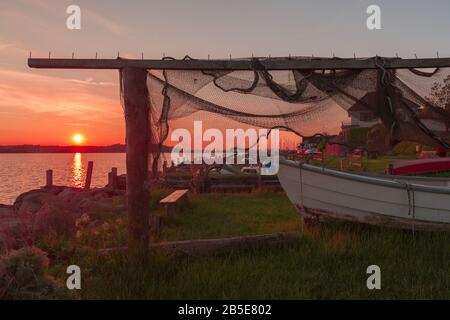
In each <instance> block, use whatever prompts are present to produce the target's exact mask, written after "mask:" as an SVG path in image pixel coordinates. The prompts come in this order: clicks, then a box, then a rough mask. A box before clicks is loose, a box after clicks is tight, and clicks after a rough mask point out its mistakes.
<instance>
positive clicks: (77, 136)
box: [72, 133, 84, 144]
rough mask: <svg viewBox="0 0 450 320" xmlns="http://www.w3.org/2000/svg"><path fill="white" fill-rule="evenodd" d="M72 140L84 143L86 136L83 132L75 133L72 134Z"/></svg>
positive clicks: (76, 142)
mask: <svg viewBox="0 0 450 320" xmlns="http://www.w3.org/2000/svg"><path fill="white" fill-rule="evenodd" d="M72 141H73V142H74V143H75V144H82V143H83V142H84V136H83V135H82V134H79V133H77V134H74V135H73V136H72Z"/></svg>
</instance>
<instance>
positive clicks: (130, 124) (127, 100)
mask: <svg viewBox="0 0 450 320" xmlns="http://www.w3.org/2000/svg"><path fill="white" fill-rule="evenodd" d="M121 81H122V83H121V85H122V95H123V102H124V109H125V124H126V145H127V146H126V151H127V156H126V162H127V206H128V231H129V242H128V248H129V252H130V253H131V254H134V255H136V254H137V256H141V257H144V256H143V254H144V252H145V251H146V250H147V249H148V246H149V243H148V241H149V213H150V207H149V197H150V193H149V186H148V151H149V149H148V148H149V142H150V128H149V97H148V91H147V70H146V69H142V68H131V67H127V68H123V69H121ZM141 254H142V255H141Z"/></svg>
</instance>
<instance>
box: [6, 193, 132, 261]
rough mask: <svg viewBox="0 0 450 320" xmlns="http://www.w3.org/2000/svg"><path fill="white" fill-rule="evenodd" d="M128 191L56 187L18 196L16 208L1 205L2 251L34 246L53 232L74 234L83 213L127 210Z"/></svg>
mask: <svg viewBox="0 0 450 320" xmlns="http://www.w3.org/2000/svg"><path fill="white" fill-rule="evenodd" d="M123 196H124V191H121V190H112V189H110V188H95V189H91V190H84V189H79V188H71V187H63V186H52V187H45V188H41V189H36V190H31V191H28V192H25V193H23V194H21V195H20V196H19V197H17V199H16V201H15V202H14V204H13V205H12V206H6V205H0V252H1V251H5V250H10V249H15V248H18V247H22V246H24V245H30V244H32V243H33V242H34V241H36V240H37V239H39V238H40V237H42V236H45V235H47V234H49V233H56V234H60V235H72V234H73V233H74V232H75V220H76V219H77V218H79V217H80V216H81V215H82V214H83V213H88V214H97V213H100V212H107V213H110V214H119V213H121V212H124V211H125V210H126V208H125V206H124V205H118V203H120V202H123V201H121V199H123Z"/></svg>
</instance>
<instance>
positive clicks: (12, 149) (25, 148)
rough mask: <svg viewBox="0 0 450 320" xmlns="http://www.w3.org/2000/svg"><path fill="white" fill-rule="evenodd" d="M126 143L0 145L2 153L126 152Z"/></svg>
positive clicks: (0, 152) (165, 149) (168, 149)
mask: <svg viewBox="0 0 450 320" xmlns="http://www.w3.org/2000/svg"><path fill="white" fill-rule="evenodd" d="M171 150H172V148H171V147H167V146H163V147H162V150H161V151H162V152H170V151H171ZM125 152H126V145H124V144H114V145H110V146H40V145H12V146H0V154H6V153H24V154H28V153H125Z"/></svg>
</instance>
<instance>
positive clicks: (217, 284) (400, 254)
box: [40, 190, 450, 299]
mask: <svg viewBox="0 0 450 320" xmlns="http://www.w3.org/2000/svg"><path fill="white" fill-rule="evenodd" d="M167 192H168V191H167V190H163V191H160V192H157V193H156V196H155V197H154V200H152V206H153V207H154V208H156V206H157V204H156V203H157V200H156V199H157V198H160V197H163V196H164V195H165V194H166V193H167ZM189 197H190V205H189V206H187V207H185V210H182V212H178V214H177V217H176V218H175V219H174V220H173V221H171V222H170V223H169V224H168V225H167V227H166V228H165V229H164V230H163V232H162V238H163V240H182V239H199V238H220V237H227V236H236V235H252V234H260V233H269V232H280V231H298V232H300V229H301V228H300V221H299V219H298V216H297V214H296V213H295V210H294V209H293V207H292V205H291V204H290V203H289V201H288V199H287V198H286V196H285V195H284V193H264V192H261V193H252V194H205V195H193V194H190V195H189ZM125 230H126V224H124V223H121V224H119V225H118V226H117V225H113V221H111V226H110V227H109V229H108V230H107V231H104V234H100V236H96V237H94V236H92V235H88V236H87V238H88V239H78V240H62V239H53V240H51V239H49V240H47V241H43V242H42V243H41V244H40V246H41V247H42V248H43V249H45V250H47V251H48V252H49V254H50V257H51V259H52V266H51V272H52V274H53V275H54V276H56V277H58V278H60V279H61V281H64V279H65V276H66V274H65V268H66V267H67V265H69V264H78V265H79V266H80V267H81V269H82V290H80V291H78V292H76V293H74V294H73V298H85V299H94V298H95V299H106V298H112V299H116V298H122V299H128V298H141V299H336V298H343V299H361V298H370V299H385V298H393V299H400V298H402V299H430V298H440V299H450V250H448V248H449V247H448V244H449V241H450V235H448V234H433V233H416V234H415V236H414V237H413V235H412V233H411V232H410V231H399V230H393V229H383V228H377V227H368V226H362V225H355V224H338V223H336V224H321V225H312V226H305V228H304V232H303V233H302V235H303V236H302V237H301V238H300V239H299V240H296V241H291V242H288V243H284V244H282V245H276V246H271V247H266V248H260V249H252V250H250V251H249V250H247V251H236V252H233V253H229V254H225V255H218V256H206V257H205V256H199V257H189V258H187V257H186V258H179V257H174V256H169V255H162V254H159V255H153V256H149V257H148V261H147V262H146V263H143V264H136V263H132V262H130V261H129V260H128V259H127V258H126V257H125V256H122V255H116V256H112V257H109V258H101V259H100V258H96V256H95V250H94V248H98V247H107V246H112V245H117V244H120V243H122V242H123V241H124V240H123V234H124V232H125ZM102 232H103V231H102ZM106 235H111V237H110V238H111V239H108V237H106ZM92 237H94V239H90V238H92ZM104 238H105V239H106V240H105V239H104ZM89 241H90V242H89ZM372 264H376V265H378V266H380V267H381V272H382V275H381V279H382V290H378V291H377V290H375V291H370V290H368V289H367V288H366V279H367V276H368V275H367V274H366V268H367V267H368V266H369V265H372Z"/></svg>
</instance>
